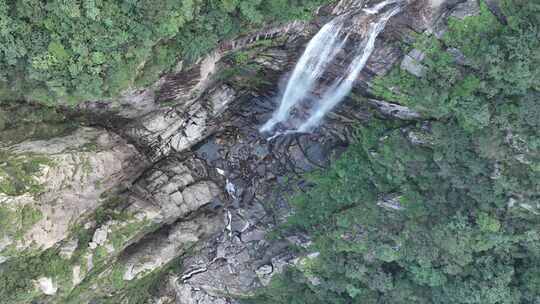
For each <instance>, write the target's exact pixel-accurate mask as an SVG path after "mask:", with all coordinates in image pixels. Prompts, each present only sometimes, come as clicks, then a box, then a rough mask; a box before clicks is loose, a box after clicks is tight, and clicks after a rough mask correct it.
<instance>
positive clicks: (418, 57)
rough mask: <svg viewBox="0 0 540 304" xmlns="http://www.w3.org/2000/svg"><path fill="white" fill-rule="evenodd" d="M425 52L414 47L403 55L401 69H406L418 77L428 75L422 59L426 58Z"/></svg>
mask: <svg viewBox="0 0 540 304" xmlns="http://www.w3.org/2000/svg"><path fill="white" fill-rule="evenodd" d="M425 56H426V55H425V54H424V52H422V51H420V50H418V49H413V50H412V51H410V52H409V54H407V55H405V57H403V60H402V61H401V69H402V70H405V71H407V72H409V73H411V74H412V75H414V76H416V77H423V76H424V75H426V67H425V66H424V65H422V60H424V58H425Z"/></svg>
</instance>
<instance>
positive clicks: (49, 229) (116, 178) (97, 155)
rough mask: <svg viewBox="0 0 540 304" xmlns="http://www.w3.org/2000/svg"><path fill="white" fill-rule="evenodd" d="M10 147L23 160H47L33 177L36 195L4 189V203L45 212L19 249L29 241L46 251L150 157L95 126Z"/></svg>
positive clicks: (1, 199)
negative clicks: (104, 194) (16, 193)
mask: <svg viewBox="0 0 540 304" xmlns="http://www.w3.org/2000/svg"><path fill="white" fill-rule="evenodd" d="M9 151H10V153H12V155H14V156H13V157H18V158H20V159H23V160H24V159H25V158H28V160H29V161H32V159H33V158H36V157H40V158H41V159H46V160H47V161H46V162H42V163H41V164H40V166H39V172H37V173H35V176H34V177H33V179H34V180H35V184H36V185H39V193H38V194H30V193H23V194H21V195H16V196H10V195H6V194H4V193H0V206H2V207H6V208H10V209H13V210H15V209H16V208H22V206H26V208H32V209H34V210H37V211H36V212H39V213H40V214H41V216H40V220H39V221H37V223H35V224H33V225H32V227H29V229H28V231H25V232H24V237H23V238H22V239H20V240H17V242H16V247H17V249H18V250H24V249H26V248H29V247H30V246H33V247H34V248H36V249H42V250H43V249H47V248H51V247H53V246H54V245H56V244H58V243H59V242H60V241H62V240H63V239H65V238H66V237H67V236H68V232H69V229H70V227H71V226H72V225H73V224H74V223H76V222H77V221H78V220H79V219H80V218H81V217H82V216H83V215H84V214H88V213H91V212H93V211H94V210H96V208H98V207H99V206H100V205H101V204H103V203H104V200H103V199H101V198H100V196H101V194H103V193H104V192H106V191H109V190H111V189H113V188H115V187H123V186H124V185H126V184H128V183H129V182H131V181H132V180H134V179H135V178H136V177H137V176H138V174H140V172H141V171H142V170H143V169H144V168H145V167H146V166H147V162H146V159H145V158H144V157H143V156H142V155H141V154H140V153H139V152H138V151H137V150H136V149H135V148H134V147H133V146H132V145H130V144H128V143H127V142H126V141H125V140H124V139H122V138H121V137H119V136H118V135H115V134H113V133H109V132H107V131H105V130H101V129H93V128H80V129H78V130H77V131H75V132H74V133H73V134H71V135H68V136H65V137H60V138H54V139H51V140H47V141H28V142H23V143H21V144H18V145H15V146H12V147H10V148H9ZM1 233H2V232H0V234H1ZM1 237H6V235H3V236H1ZM8 237H9V236H8Z"/></svg>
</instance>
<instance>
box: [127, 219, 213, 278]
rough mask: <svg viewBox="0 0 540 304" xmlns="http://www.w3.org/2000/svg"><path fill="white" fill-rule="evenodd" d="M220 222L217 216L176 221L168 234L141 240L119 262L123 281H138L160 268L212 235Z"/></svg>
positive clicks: (155, 235)
mask: <svg viewBox="0 0 540 304" xmlns="http://www.w3.org/2000/svg"><path fill="white" fill-rule="evenodd" d="M220 219H221V217H217V216H211V215H201V216H198V217H196V218H194V219H192V220H189V221H182V222H178V223H176V224H174V225H172V226H171V227H170V229H168V231H164V232H163V233H159V232H158V233H156V234H154V235H152V236H150V237H149V238H148V239H146V240H143V243H142V244H137V245H136V246H137V247H136V250H134V251H133V252H134V253H133V254H132V255H130V256H129V257H127V258H126V260H125V262H123V264H124V265H125V272H124V275H123V278H124V280H127V281H130V280H133V279H135V278H138V277H139V278H140V277H142V276H144V274H145V273H148V272H151V271H153V270H156V269H158V268H161V267H163V266H164V265H166V264H167V263H169V262H170V261H172V260H173V259H174V258H176V257H179V256H181V255H182V254H183V253H185V252H186V250H188V249H189V248H191V247H193V246H194V245H195V244H197V243H198V242H200V241H203V240H205V239H207V238H209V237H210V236H211V235H213V234H216V233H217V232H219V231H220V230H221V229H222V227H223V222H222V221H221V220H220Z"/></svg>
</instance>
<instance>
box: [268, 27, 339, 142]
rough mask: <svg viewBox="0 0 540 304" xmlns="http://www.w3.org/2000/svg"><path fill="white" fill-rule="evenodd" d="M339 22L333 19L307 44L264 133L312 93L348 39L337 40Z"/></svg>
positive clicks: (286, 116)
mask: <svg viewBox="0 0 540 304" xmlns="http://www.w3.org/2000/svg"><path fill="white" fill-rule="evenodd" d="M339 23H340V22H339V19H338V18H336V19H334V20H332V21H331V22H329V23H328V24H326V25H325V26H323V28H322V29H321V30H320V31H319V32H318V33H317V35H315V36H314V37H313V38H312V39H311V41H310V42H309V43H308V45H307V48H306V50H305V51H304V54H303V55H302V57H301V58H300V61H298V63H297V64H296V67H295V68H294V71H293V73H292V75H291V78H290V80H289V82H288V84H287V88H286V89H285V93H284V94H283V97H282V99H281V104H280V106H279V108H278V109H277V111H276V112H275V113H274V115H273V116H272V118H270V120H268V121H267V122H266V123H265V124H264V125H263V126H262V127H261V132H269V131H272V129H273V128H274V126H275V125H276V124H278V123H280V122H283V121H285V120H287V118H288V117H289V112H290V111H291V109H292V108H293V107H294V106H295V105H296V104H298V103H299V102H300V101H302V100H303V99H304V98H306V96H307V95H309V94H310V92H311V90H313V88H314V86H315V84H316V81H317V80H318V79H319V78H320V77H321V75H322V73H323V72H324V71H325V69H326V67H327V65H328V64H329V63H330V62H331V61H332V60H333V59H334V57H335V56H336V55H337V53H338V52H339V50H341V48H343V45H344V44H345V42H346V39H342V40H340V39H338V38H339V33H340V31H341V27H342V26H343V25H342V24H339Z"/></svg>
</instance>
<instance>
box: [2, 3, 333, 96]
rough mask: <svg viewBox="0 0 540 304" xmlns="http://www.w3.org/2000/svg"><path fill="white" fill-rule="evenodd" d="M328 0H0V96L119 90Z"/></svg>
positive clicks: (306, 13) (96, 93)
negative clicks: (230, 39)
mask: <svg viewBox="0 0 540 304" xmlns="http://www.w3.org/2000/svg"><path fill="white" fill-rule="evenodd" d="M324 2H329V1H324V0H294V1H288V0H272V1H262V0H153V1H149V0H120V1H117V0H75V1H67V0H51V1H41V0H0V100H13V99H22V98H26V99H30V100H36V101H41V102H48V103H51V104H56V103H58V102H60V101H61V102H64V103H65V102H69V103H76V102H78V101H81V100H88V99H94V100H95V99H100V98H106V97H111V96H115V95H116V94H118V93H119V92H120V91H121V90H123V89H125V88H126V87H128V86H130V85H135V84H137V85H145V84H148V83H149V82H151V81H154V80H156V78H157V77H158V75H159V74H160V73H162V72H163V71H164V70H167V69H169V68H171V67H172V66H173V65H174V64H175V63H176V62H177V61H178V59H179V58H181V59H183V60H187V61H189V60H193V59H194V58H197V57H198V56H200V55H201V54H204V53H206V52H208V51H209V50H211V49H212V48H213V47H215V46H216V44H217V43H218V41H220V40H222V39H226V38H230V37H233V36H235V35H238V34H239V33H242V32H244V31H248V30H252V29H253V28H255V27H260V26H261V25H263V24H268V23H270V22H280V21H286V20H290V19H299V18H306V17H308V16H309V15H310V14H311V13H312V11H313V9H314V8H315V7H316V6H317V5H320V4H321V3H324Z"/></svg>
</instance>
